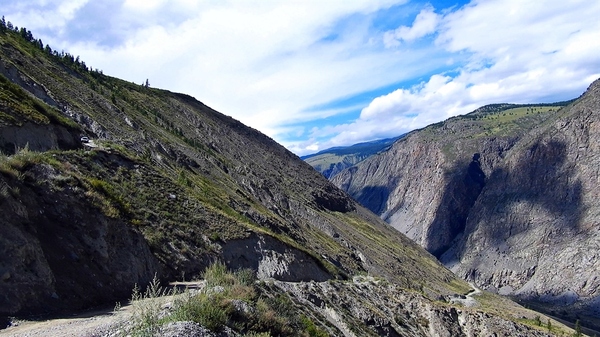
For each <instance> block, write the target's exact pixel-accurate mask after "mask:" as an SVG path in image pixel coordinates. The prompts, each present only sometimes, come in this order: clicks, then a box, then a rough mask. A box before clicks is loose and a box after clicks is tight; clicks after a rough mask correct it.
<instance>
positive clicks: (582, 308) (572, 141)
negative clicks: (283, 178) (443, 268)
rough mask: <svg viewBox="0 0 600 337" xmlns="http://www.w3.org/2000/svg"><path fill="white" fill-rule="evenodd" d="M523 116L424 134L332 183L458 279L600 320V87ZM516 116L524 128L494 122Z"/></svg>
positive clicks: (463, 120) (443, 126) (470, 119)
mask: <svg viewBox="0 0 600 337" xmlns="http://www.w3.org/2000/svg"><path fill="white" fill-rule="evenodd" d="M490 108H491V107H487V108H486V109H488V110H490ZM525 109H527V110H526V113H524V114H523V111H518V110H514V109H513V110H502V111H497V112H493V111H488V112H486V111H485V109H482V110H479V111H476V112H474V113H472V114H471V115H467V116H465V117H458V118H454V119H451V120H448V121H446V122H444V123H440V124H438V125H433V126H430V127H428V128H425V129H423V130H419V131H416V132H414V133H413V134H411V135H409V136H408V137H407V138H406V139H405V140H402V141H399V142H397V143H396V144H394V146H393V148H392V149H390V150H389V151H387V152H386V153H382V154H380V155H378V156H374V157H372V158H369V159H367V160H365V161H364V162H363V163H361V164H359V165H358V166H357V167H355V168H353V169H350V170H347V171H345V172H342V173H341V174H340V175H338V176H337V177H335V178H334V179H333V181H334V183H335V184H336V185H337V186H339V187H341V188H342V189H344V190H346V191H348V192H349V193H350V194H351V195H353V196H354V197H355V198H357V200H359V201H360V202H361V203H363V204H364V205H366V206H367V207H368V208H370V209H371V210H373V211H375V212H377V213H378V214H380V216H381V217H382V218H383V219H385V220H386V221H387V222H388V223H390V224H391V225H393V226H394V227H395V228H397V229H398V230H400V231H402V232H403V233H405V234H407V235H408V236H409V237H411V238H413V239H414V240H415V241H416V242H418V243H419V244H421V245H422V246H423V247H425V248H426V249H427V250H429V251H430V252H432V253H433V254H434V255H436V256H437V257H439V258H440V259H441V261H442V262H443V263H444V264H446V265H447V266H449V267H450V268H451V269H452V270H453V271H455V272H456V273H457V274H458V275H459V276H461V277H463V278H465V279H468V280H471V281H474V282H476V283H477V284H479V285H481V286H482V287H484V288H486V289H489V290H493V291H497V292H499V293H501V294H507V295H513V296H516V297H518V298H521V299H523V300H527V301H541V302H545V303H549V304H550V307H553V308H554V310H556V311H557V312H558V311H561V310H563V311H565V308H567V307H569V306H570V305H572V307H569V308H570V309H569V310H571V309H572V310H576V311H577V312H578V313H579V314H587V315H591V316H595V317H598V316H599V311H598V303H600V300H599V298H600V279H598V277H597V272H598V270H600V262H599V261H600V259H599V256H598V254H597V253H596V250H597V249H596V248H597V247H598V246H599V243H600V241H599V240H600V235H599V234H598V228H599V226H600V223H599V221H600V220H599V218H598V214H597V213H598V212H596V211H595V209H598V208H599V206H600V205H598V200H599V199H598V193H599V192H598V189H597V186H596V185H597V182H598V174H597V172H596V171H597V170H596V169H595V167H597V166H598V164H600V163H599V162H598V154H599V153H600V152H599V150H600V148H599V147H598V142H600V138H599V137H597V136H596V135H597V134H598V123H599V122H600V115H599V114H600V82H599V81H596V82H594V83H593V84H592V85H591V86H590V88H589V89H588V91H587V92H586V93H585V94H584V95H583V96H582V97H581V98H580V99H578V100H577V101H576V102H574V103H572V104H571V105H569V106H567V107H565V108H563V109H561V110H558V111H555V110H556V109H550V108H548V110H547V111H548V112H543V111H544V109H543V108H541V107H538V108H534V107H527V108H525ZM484 113H485V114H484ZM511 113H512V116H514V122H515V123H517V124H519V125H520V126H519V127H517V126H510V128H509V127H508V126H506V124H505V125H502V124H497V123H496V122H495V121H496V119H494V118H499V119H497V120H498V121H502V118H506V117H511ZM483 116H486V117H483ZM534 116H535V118H533V117H534ZM490 123H496V124H492V125H490ZM499 130H500V131H501V132H499ZM565 306H566V307H565ZM565 312H566V311H565ZM565 312H563V313H565ZM589 320H590V321H591V320H593V318H589Z"/></svg>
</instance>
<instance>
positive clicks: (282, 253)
mask: <svg viewBox="0 0 600 337" xmlns="http://www.w3.org/2000/svg"><path fill="white" fill-rule="evenodd" d="M0 32H1V33H0V79H1V82H2V83H3V88H2V91H1V93H2V94H1V95H0V112H1V113H0V148H2V151H3V152H4V154H3V155H2V157H0V179H1V180H0V211H1V212H2V214H3V217H1V218H0V251H1V253H0V276H1V277H2V279H1V282H0V293H1V294H3V295H2V297H0V315H1V316H7V315H23V314H30V313H48V312H60V311H61V310H75V309H81V308H86V307H90V306H94V305H99V304H103V303H111V304H112V303H114V301H115V300H120V299H123V298H125V297H126V296H127V295H128V292H129V291H130V290H131V289H132V288H133V286H134V284H136V283H138V284H142V285H144V284H147V283H148V281H149V280H150V279H151V278H152V277H153V275H155V274H156V275H157V276H158V277H159V278H161V279H162V280H165V281H167V280H168V281H173V280H182V279H190V278H196V277H198V276H200V275H201V273H202V271H203V270H204V269H205V267H206V266H208V265H209V264H211V263H212V262H214V261H217V260H220V261H223V262H224V263H225V264H226V265H227V267H228V268H230V269H232V270H236V269H238V268H250V269H252V270H253V271H255V272H256V273H257V275H258V277H259V278H260V279H263V280H264V279H271V278H272V279H275V280H278V281H280V282H293V283H297V284H303V283H301V282H304V281H311V282H324V281H327V280H338V281H332V284H335V282H342V283H343V282H346V283H348V284H349V287H350V288H351V290H350V291H351V292H352V291H358V290H359V289H360V288H361V287H362V286H361V285H360V284H355V285H352V284H353V282H348V281H349V280H351V279H352V277H353V276H355V275H361V274H365V273H366V274H369V275H371V276H375V277H378V278H380V280H385V282H390V283H391V284H393V285H394V290H393V291H392V292H391V293H390V294H391V295H393V296H404V295H402V294H405V295H406V296H408V297H407V298H412V299H413V300H412V301H413V302H412V303H411V304H410V305H415V306H417V305H418V306H422V307H423V308H424V309H422V310H423V313H424V314H427V315H435V313H436V312H438V311H439V310H441V309H444V308H446V307H448V306H451V305H450V304H449V303H446V302H448V299H450V298H452V297H453V296H458V295H462V294H465V293H467V292H468V291H469V290H470V286H469V285H468V284H466V283H465V282H464V281H461V280H459V279H457V278H456V277H455V276H454V274H453V273H452V272H450V271H449V270H447V269H446V268H444V267H443V266H442V265H441V264H440V263H439V262H438V261H436V260H435V259H434V258H433V257H432V256H431V255H430V254H429V253H427V252H426V251H425V250H423V249H421V248H420V247H419V246H418V245H416V244H415V243H413V242H412V241H410V240H409V239H407V238H406V237H405V236H404V235H402V234H400V233H399V232H397V231H396V230H394V229H393V228H392V227H390V226H389V225H387V224H385V223H384V222H383V221H381V220H380V219H379V218H378V217H377V216H375V215H374V214H372V213H371V212H369V211H367V210H366V209H364V208H363V207H362V206H360V205H359V204H357V203H356V202H355V201H353V200H352V199H351V198H350V197H349V196H348V195H346V194H345V193H343V192H342V191H340V190H339V189H337V188H336V187H335V186H333V185H332V184H331V183H330V182H329V181H327V180H326V179H325V178H324V177H323V176H321V175H320V174H319V173H317V172H316V171H314V170H313V169H312V168H311V167H310V166H309V165H308V164H306V163H304V162H303V161H302V160H300V159H299V158H298V157H296V156H295V155H293V154H292V153H290V152H289V151H287V150H286V149H284V148H283V147H282V146H280V145H279V144H277V143H275V142H274V141H273V140H271V139H269V138H268V137H266V136H264V135H263V134H261V133H259V132H257V131H256V130H253V129H251V128H248V127H246V126H244V125H242V124H241V123H239V122H238V121H236V120H233V119H232V118H230V117H227V116H224V115H222V114H220V113H218V112H216V111H214V110H212V109H210V108H209V107H207V106H205V105H203V104H202V103H200V102H198V101H196V100H195V99H193V98H192V97H189V96H186V95H182V94H175V93H171V92H168V91H165V90H158V89H154V88H149V87H147V86H140V85H136V84H132V83H129V82H126V81H122V80H119V79H116V78H112V77H109V76H105V75H103V74H102V73H101V72H99V71H91V70H89V69H88V68H87V67H86V66H85V64H84V63H82V62H80V61H79V59H78V58H74V57H73V56H71V55H69V54H58V53H56V52H53V51H52V50H51V49H50V48H49V47H46V48H41V45H40V44H39V41H36V40H35V39H33V38H32V37H30V35H31V34H30V33H29V34H28V32H27V31H26V30H25V31H24V32H23V30H21V32H13V31H7V30H6V29H3V30H0ZM82 136H87V137H89V138H91V139H92V142H90V143H78V142H77V140H78V139H79V138H80V137H82ZM298 282H300V283H298ZM339 295H340V296H341V295H342V292H340V293H339ZM409 295H410V296H409ZM290 296H292V295H290ZM324 296H325V295H324ZM366 296H367V298H368V293H367V295H366ZM311 298H312V297H311ZM313 299H314V298H313ZM479 303H480V305H481V306H482V307H481V308H475V309H473V311H474V312H475V316H476V317H478V318H477V320H476V321H475V322H471V323H470V324H471V329H472V328H473V326H472V325H473V324H474V325H482V326H485V324H486V316H485V315H488V316H489V314H487V313H486V312H492V313H493V314H494V319H495V320H500V321H502V322H506V323H507V324H510V325H511V326H513V327H514V329H517V330H519V331H528V332H530V333H531V335H546V334H544V333H542V332H539V331H537V330H536V328H532V327H527V326H526V325H523V324H522V323H514V322H513V321H516V320H517V319H520V318H522V317H530V318H531V317H533V313H531V312H529V311H527V310H524V309H522V308H519V307H517V306H516V305H515V304H513V303H509V302H506V303H504V302H499V301H497V300H495V299H490V298H482V299H481V300H480V301H479ZM501 303H502V304H501ZM296 304H297V305H298V306H299V307H302V308H305V309H306V310H309V313H310V315H314V317H321V318H320V319H316V318H315V319H316V320H317V322H322V323H319V324H334V323H336V322H337V323H339V322H353V324H354V325H356V327H355V329H354V330H353V331H360V332H362V333H357V335H365V334H367V335H376V334H378V331H379V330H378V329H379V328H381V327H382V326H385V327H388V328H387V329H388V330H386V331H388V333H387V334H388V335H398V334H399V332H398V331H399V330H401V331H404V332H402V333H401V334H405V335H419V336H427V335H431V333H430V332H428V331H430V330H428V329H425V328H422V326H423V324H420V323H419V319H420V318H419V317H418V316H410V311H407V316H406V318H405V321H406V322H405V323H404V325H403V326H405V328H404V330H402V329H401V327H400V326H399V323H395V320H394V310H396V309H394V308H390V311H389V312H382V311H380V310H373V311H372V312H371V314H370V315H369V316H364V317H362V316H361V317H359V318H356V317H354V316H353V315H352V314H351V313H350V312H348V311H347V310H346V309H345V307H346V306H345V304H344V303H337V304H335V303H332V304H331V305H332V306H331V307H330V308H329V309H328V311H326V312H325V313H320V312H319V311H317V310H316V309H310V308H311V307H310V306H308V305H306V304H302V299H301V298H296ZM500 304H501V305H500ZM407 305H408V304H407ZM491 307H494V310H496V311H493V310H492V309H489V308H491ZM498 308H501V310H499V311H498ZM310 310H312V311H310ZM477 310H480V311H477ZM482 312H483V313H482ZM478 313H480V314H478ZM465 315H466V316H465V317H470V316H469V315H470V310H469V312H468V313H466V314H465ZM517 315H518V316H517ZM432 317H433V316H432ZM450 317H451V318H452V319H453V320H454V321H453V324H455V325H456V326H458V328H456V329H460V326H461V323H460V321H459V319H458V317H457V316H456V315H454V316H450ZM323 322H329V323H323ZM337 323H336V324H337ZM334 325H335V324H334ZM390 327H391V328H390ZM332 329H333V328H332ZM337 329H338V330H335V329H333V330H331V331H334V332H335V333H334V334H335V335H342V334H345V335H348V334H347V333H345V332H343V331H342V330H340V328H337ZM510 331H512V330H510ZM500 332H501V331H499V333H500Z"/></svg>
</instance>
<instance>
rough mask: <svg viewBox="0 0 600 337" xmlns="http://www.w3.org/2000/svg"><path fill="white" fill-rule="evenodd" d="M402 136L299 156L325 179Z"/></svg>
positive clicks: (385, 147)
mask: <svg viewBox="0 0 600 337" xmlns="http://www.w3.org/2000/svg"><path fill="white" fill-rule="evenodd" d="M400 138H402V136H399V137H394V138H387V139H380V140H375V141H372V142H366V143H359V144H354V145H351V146H343V147H333V148H330V149H326V150H323V151H319V152H318V153H315V154H311V155H306V156H302V157H300V158H301V159H302V160H304V161H305V162H307V163H309V164H310V166H312V167H313V168H314V169H315V170H317V171H319V172H321V174H323V175H324V176H325V178H327V179H331V178H332V177H333V176H335V175H336V174H338V173H339V172H341V171H342V170H344V169H346V168H349V167H352V166H354V165H356V164H358V163H360V162H361V161H363V160H364V159H366V158H368V157H370V156H372V155H374V154H376V153H379V152H381V151H384V150H386V149H387V148H389V147H390V146H391V145H392V144H393V143H394V142H395V141H396V140H398V139H400Z"/></svg>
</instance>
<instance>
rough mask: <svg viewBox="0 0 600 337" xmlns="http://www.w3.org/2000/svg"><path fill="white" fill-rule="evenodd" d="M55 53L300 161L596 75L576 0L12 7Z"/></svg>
mask: <svg viewBox="0 0 600 337" xmlns="http://www.w3.org/2000/svg"><path fill="white" fill-rule="evenodd" d="M2 11H3V13H1V14H2V15H4V16H5V17H6V19H7V20H9V21H12V23H13V24H15V25H17V26H24V27H27V28H28V29H30V30H31V31H32V32H33V34H34V35H35V36H36V37H37V38H41V39H42V40H43V41H44V43H48V44H50V46H51V47H52V48H53V49H58V50H61V49H63V50H65V51H68V52H69V53H71V54H74V55H80V56H81V59H82V60H83V61H85V62H86V64H87V65H88V66H91V67H94V68H98V69H102V70H103V71H104V73H105V74H109V75H112V76H116V77H120V78H123V79H126V80H130V81H133V82H136V83H142V82H143V81H145V80H146V79H148V80H149V81H150V84H151V85H152V86H153V87H160V88H163V89H168V90H171V91H177V92H183V93H187V94H190V95H192V96H194V97H196V98H197V99H198V100H200V101H202V102H203V103H205V104H207V105H209V106H211V107H213V108H214V109H216V110H218V111H220V112H222V113H224V114H227V115H230V116H233V117H234V118H236V119H238V120H240V121H242V122H243V123H245V124H247V125H249V126H251V127H253V128H255V129H258V130H260V131H262V132H263V133H265V134H267V135H268V136H270V137H272V138H273V139H275V140H276V141H278V142H280V143H281V144H283V145H284V146H286V147H287V148H288V149H290V150H292V151H293V152H295V153H296V154H298V155H304V154H308V153H313V152H317V151H319V150H323V149H325V148H329V147H333V146H343V145H350V144H354V143H358V142H363V141H369V140H374V139H379V138H386V137H391V136H397V135H400V134H402V133H405V132H407V131H410V130H413V129H415V128H420V127H423V126H425V125H428V124H430V123H435V122H438V121H440V120H444V119H446V118H448V117H451V116H455V115H457V114H464V113H468V112H470V111H472V110H474V109H476V108H477V107H479V106H481V105H484V104H489V103H499V102H514V103H534V102H551V101H558V100H565V99H570V98H574V97H577V96H578V95H580V94H581V93H582V92H583V91H584V90H585V89H586V88H587V86H588V85H589V84H590V83H591V82H592V81H593V80H595V79H597V78H599V77H600V20H598V18H599V17H600V2H598V1H587V0H565V1H555V0H537V1H522V0H487V1H476V0H475V1H428V2H424V1H409V0H370V1H363V0H353V1H347V0H319V1H317V0H295V1H275V0H260V1H259V0H254V1H252V0H246V1H225V0H223V1H212V0H207V1H192V0H172V1H167V0H105V1H91V0H37V1H28V0H25V1H23V0H19V1H12V0H9V1H3V5H2Z"/></svg>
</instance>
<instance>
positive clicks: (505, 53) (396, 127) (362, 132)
mask: <svg viewBox="0 0 600 337" xmlns="http://www.w3.org/2000/svg"><path fill="white" fill-rule="evenodd" d="M421 13H423V11H422V12H421ZM598 17H600V3H599V4H596V3H594V4H591V3H589V2H584V1H573V2H569V3H557V2H554V1H536V2H523V1H519V0H514V1H513V0H504V1H474V2H472V3H470V4H469V5H467V6H465V7H463V8H461V9H459V10H457V11H454V12H450V13H447V14H446V15H445V16H444V17H442V18H440V21H439V27H438V30H437V32H436V34H437V35H436V41H435V45H436V47H437V48H439V49H440V50H443V51H447V52H450V53H452V54H453V55H459V54H463V55H464V54H466V55H467V56H468V57H467V61H466V62H464V63H462V64H460V65H458V67H457V68H454V69H452V71H451V72H449V73H452V74H446V73H439V74H434V75H432V76H430V77H429V78H428V79H427V80H424V81H422V82H420V83H418V84H416V85H412V86H409V87H407V88H399V89H397V90H394V91H392V92H390V93H388V94H385V95H382V96H380V97H377V98H375V99H373V100H372V101H371V102H370V103H369V104H368V106H366V107H365V108H364V109H362V111H361V114H360V117H359V118H357V119H356V120H355V121H353V122H351V123H346V124H344V125H339V126H338V127H335V128H332V127H324V128H320V129H317V130H313V133H312V135H313V139H314V140H317V139H319V137H321V136H324V135H330V136H333V137H332V138H330V139H328V140H327V141H321V142H320V143H319V145H320V148H321V149H323V148H327V147H330V146H337V145H340V144H351V143H355V142H359V141H363V140H367V139H376V138H382V137H387V136H390V135H399V134H402V133H404V132H407V131H410V130H412V129H415V128H420V127H424V126H426V125H428V124H430V123H433V122H437V121H440V120H444V119H446V118H448V117H451V116H455V115H458V114H464V113H468V112H470V111H473V110H474V109H476V108H477V107H479V106H482V105H485V104H490V103H499V102H512V103H531V102H551V101H558V100H564V99H570V98H574V97H577V96H578V95H579V94H581V93H582V92H583V91H584V90H585V88H586V87H587V86H588V85H589V84H590V83H591V82H592V81H594V80H595V79H597V78H599V77H600V59H599V58H598V57H597V55H599V53H600V22H599V21H598V20H597V18H598ZM416 21H417V20H415V22H416ZM414 26H415V25H413V27H414ZM402 28H403V27H400V28H399V29H402ZM396 31H397V30H396ZM403 31H404V32H407V31H408V28H406V29H404V30H403ZM414 36H418V34H417V35H414ZM333 129H335V132H332V130H333ZM294 145H295V146H296V151H302V149H301V148H302V145H303V144H302V143H298V144H294Z"/></svg>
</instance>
